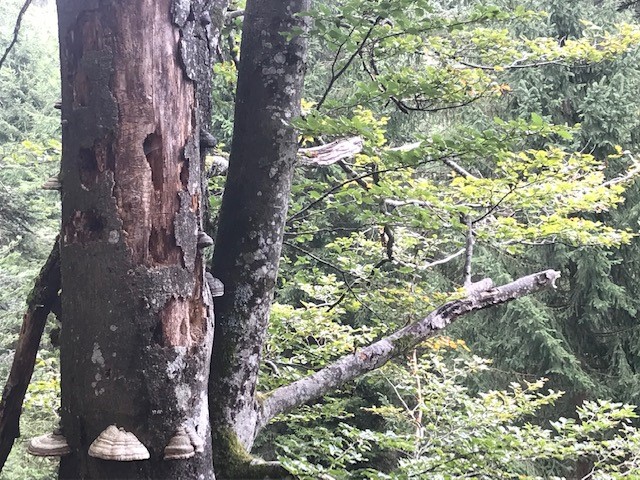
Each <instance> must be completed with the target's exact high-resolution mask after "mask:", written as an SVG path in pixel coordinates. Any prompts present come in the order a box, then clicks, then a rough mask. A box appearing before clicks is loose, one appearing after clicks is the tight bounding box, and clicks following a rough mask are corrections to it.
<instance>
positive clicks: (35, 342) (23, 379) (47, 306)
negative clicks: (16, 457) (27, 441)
mask: <svg viewBox="0 0 640 480" xmlns="http://www.w3.org/2000/svg"><path fill="white" fill-rule="evenodd" d="M59 290H60V248H59V245H58V239H56V243H55V245H54V246H53V250H51V253H50V254H49V258H48V259H47V261H46V263H45V264H44V266H43V267H42V269H41V270H40V274H39V275H38V278H37V279H36V281H35V285H34V286H33V289H32V290H31V293H30V294H29V297H28V300H27V311H26V312H25V314H24V318H23V319H22V328H21V329H20V336H19V337H18V345H17V347H16V352H15V355H14V357H13V363H12V365H11V372H10V373H9V378H8V379H7V383H6V385H5V386H4V390H3V392H2V402H0V471H1V470H2V467H3V466H4V463H5V462H6V460H7V457H8V456H9V453H10V452H11V448H12V447H13V442H14V441H15V439H16V438H17V437H18V436H20V429H19V424H20V414H21V413H22V402H23V401H24V396H25V394H26V392H27V387H28V386H29V382H30V381H31V375H32V374H33V367H34V365H35V363H36V354H37V353H38V346H39V345H40V338H41V337H42V332H43V331H44V326H45V323H46V321H47V316H48V315H49V312H50V311H51V308H52V307H53V305H54V304H55V302H56V301H57V300H58V291H59Z"/></svg>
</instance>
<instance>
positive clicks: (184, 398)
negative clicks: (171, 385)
mask: <svg viewBox="0 0 640 480" xmlns="http://www.w3.org/2000/svg"><path fill="white" fill-rule="evenodd" d="M175 393H176V404H177V405H176V406H177V407H178V408H180V409H181V410H183V411H186V410H187V409H188V407H189V404H190V403H191V388H190V387H189V385H185V384H179V385H176V389H175Z"/></svg>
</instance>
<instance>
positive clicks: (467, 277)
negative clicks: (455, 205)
mask: <svg viewBox="0 0 640 480" xmlns="http://www.w3.org/2000/svg"><path fill="white" fill-rule="evenodd" d="M465 220H466V222H467V241H466V245H465V259H464V285H465V286H468V285H471V263H472V261H473V244H474V243H475V238H474V233H473V221H472V220H471V217H470V216H469V215H467V217H466V219H465Z"/></svg>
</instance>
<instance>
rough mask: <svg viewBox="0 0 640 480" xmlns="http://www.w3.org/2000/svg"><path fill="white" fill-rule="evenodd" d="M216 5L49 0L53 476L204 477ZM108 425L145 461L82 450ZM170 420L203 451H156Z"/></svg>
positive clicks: (196, 0)
mask: <svg viewBox="0 0 640 480" xmlns="http://www.w3.org/2000/svg"><path fill="white" fill-rule="evenodd" d="M224 3H225V2H222V1H217V2H216V3H215V5H213V3H212V2H211V1H210V0H209V1H205V0H190V1H183V0H127V1H118V0H58V15H59V35H60V50H61V55H60V56H61V69H62V118H63V120H62V124H63V127H62V133H63V135H62V140H63V157H62V167H61V182H62V233H61V239H60V253H61V273H62V292H63V293H62V315H61V316H62V331H61V338H60V355H61V388H62V409H61V416H62V429H63V433H64V435H65V436H66V438H67V440H68V443H69V445H70V447H71V449H72V453H71V455H69V456H67V457H64V458H63V460H62V462H61V467H60V478H74V479H75V478H83V479H84V478H101V479H102V478H104V479H108V478H118V479H125V478H136V479H152V478H153V479H157V478H175V479H178V478H180V479H197V478H213V466H212V458H211V448H210V442H209V440H208V439H209V438H210V434H209V420H208V408H207V404H208V402H207V390H206V388H207V378H208V373H209V362H210V353H211V346H212V339H213V302H212V299H211V295H210V292H209V290H208V287H207V286H206V282H205V280H204V268H203V257H202V252H201V251H200V250H199V249H198V245H197V242H198V234H199V231H200V229H201V223H202V212H203V210H204V208H205V207H204V202H206V198H204V197H203V193H202V185H201V156H200V147H199V134H200V129H201V127H202V126H203V125H202V123H204V122H206V119H207V118H208V117H209V116H208V112H206V110H207V108H208V100H206V102H207V103H206V105H204V107H205V108H204V110H205V112H204V113H203V112H202V111H199V103H203V102H204V101H203V100H202V99H203V98H206V94H205V93H203V91H202V90H198V88H197V85H198V81H201V82H202V83H201V85H203V86H204V88H207V89H208V86H209V84H208V79H209V78H208V77H209V75H210V68H209V67H210V63H209V59H210V56H209V47H210V45H209V42H208V40H209V39H210V38H211V34H212V30H214V29H215V28H216V23H215V19H216V18H218V19H219V18H222V17H221V14H222V12H220V11H217V12H216V13H217V15H211V14H210V13H208V12H207V9H209V8H216V7H217V8H220V7H222V6H224ZM212 18H213V25H212ZM206 91H208V90H206ZM198 100H201V101H200V102H199V101H198ZM110 425H116V426H117V427H121V428H124V429H125V430H126V431H129V432H132V433H133V434H134V435H135V436H136V437H137V438H138V439H139V440H140V441H141V442H142V444H144V446H145V447H146V448H147V449H148V451H149V454H150V458H149V459H148V460H144V461H129V462H121V461H107V460H102V459H97V458H94V457H92V456H89V455H88V449H89V446H90V444H91V443H92V442H93V441H94V440H95V439H96V437H98V436H99V434H100V433H101V432H102V431H103V430H104V429H105V428H107V427H108V426H110ZM179 427H191V428H194V429H196V430H197V433H198V434H199V435H200V437H202V438H203V439H205V441H206V446H205V449H204V452H202V453H197V454H196V455H195V456H194V457H193V458H190V459H186V460H173V461H168V460H164V459H163V451H164V448H165V446H166V445H167V444H168V442H169V440H170V438H171V437H172V436H173V435H174V433H175V432H176V429H178V428H179Z"/></svg>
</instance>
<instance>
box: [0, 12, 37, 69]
mask: <svg viewBox="0 0 640 480" xmlns="http://www.w3.org/2000/svg"><path fill="white" fill-rule="evenodd" d="M29 5H31V0H25V2H24V4H23V5H22V8H21V9H20V12H19V13H18V18H16V25H15V27H13V38H12V39H11V42H10V43H9V45H8V46H7V48H6V49H5V51H4V54H3V55H2V58H0V68H2V65H4V61H5V60H6V59H7V57H8V56H9V53H11V50H12V49H13V46H14V45H15V44H16V42H17V41H18V34H19V33H20V26H21V25H22V17H23V16H24V14H25V13H26V11H27V8H29Z"/></svg>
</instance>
